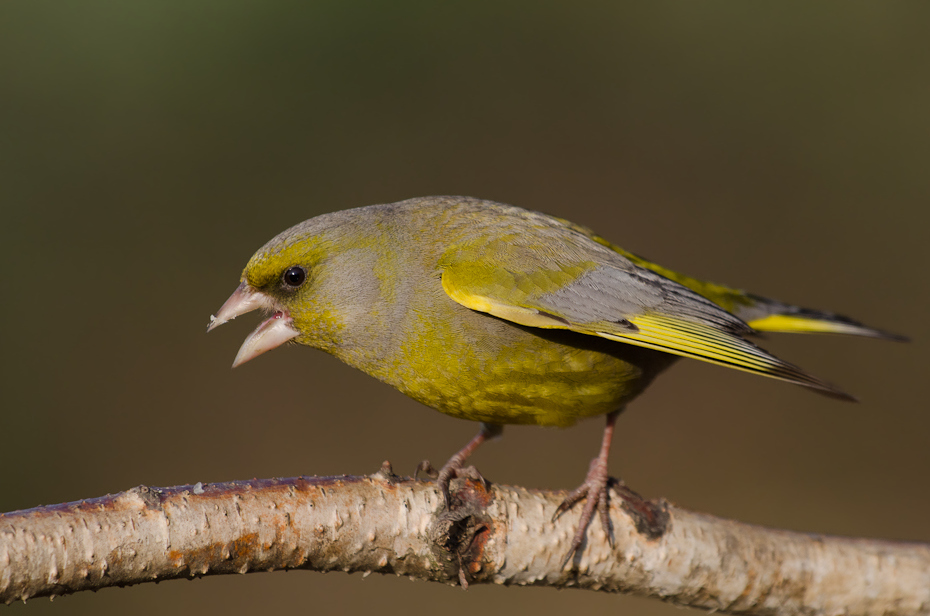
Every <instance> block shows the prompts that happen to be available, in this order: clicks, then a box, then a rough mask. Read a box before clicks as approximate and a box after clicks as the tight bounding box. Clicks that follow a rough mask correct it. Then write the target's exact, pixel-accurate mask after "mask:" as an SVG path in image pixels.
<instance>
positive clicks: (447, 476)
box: [417, 423, 504, 508]
mask: <svg viewBox="0 0 930 616" xmlns="http://www.w3.org/2000/svg"><path fill="white" fill-rule="evenodd" d="M503 432H504V426H502V425H500V424H489V423H482V424H481V430H479V431H478V434H476V435H475V438H473V439H471V440H470V441H468V444H467V445H465V446H464V447H462V448H461V449H460V450H459V451H458V453H456V454H455V455H454V456H452V457H451V458H449V461H448V462H446V463H445V464H444V465H443V467H442V468H441V469H439V474H438V480H437V483H438V485H439V489H440V490H441V491H442V496H443V498H444V499H445V501H446V508H451V507H452V495H451V494H450V492H449V484H450V483H451V482H452V480H453V479H455V478H456V477H460V476H463V475H465V476H468V477H471V478H473V479H480V480H482V481H483V480H484V478H483V477H482V476H481V474H480V473H479V472H478V470H477V469H476V468H475V467H473V466H471V467H468V468H464V467H463V464H465V460H467V459H468V456H470V455H471V454H473V453H474V452H475V450H476V449H478V446H479V445H481V443H483V442H485V441H487V440H489V439H492V438H494V437H497V436H500V435H501V434H502V433H503ZM429 469H432V466H430V465H429V462H428V461H426V460H424V461H423V462H422V463H421V464H420V467H419V468H418V469H417V470H418V471H419V470H424V471H426V470H429Z"/></svg>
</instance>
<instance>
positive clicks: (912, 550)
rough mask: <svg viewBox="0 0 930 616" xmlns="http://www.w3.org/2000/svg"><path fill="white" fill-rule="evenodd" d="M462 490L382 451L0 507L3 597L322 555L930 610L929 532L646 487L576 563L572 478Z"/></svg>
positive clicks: (749, 610) (763, 606)
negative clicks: (783, 522)
mask: <svg viewBox="0 0 930 616" xmlns="http://www.w3.org/2000/svg"><path fill="white" fill-rule="evenodd" d="M454 487H455V488H456V492H455V494H456V497H455V499H456V503H455V505H454V507H453V510H452V511H451V512H443V508H442V507H441V502H442V501H441V497H440V496H439V494H438V492H437V490H436V488H435V486H434V485H433V484H432V483H428V482H418V481H413V480H410V479H400V478H398V477H396V476H395V475H393V473H392V472H391V470H390V466H389V465H387V464H385V466H384V467H383V468H382V470H381V471H379V472H378V473H375V474H374V475H371V476H367V477H337V478H333V477H326V478H307V477H297V478H291V479H270V480H268V479H264V480H263V479H255V480H252V481H246V482H233V483H223V484H208V485H202V484H196V485H193V486H178V487H173V488H148V487H144V486H140V487H138V488H134V489H132V490H129V491H127V492H123V493H120V494H117V495H113V496H105V497H101V498H96V499H92V500H86V501H80V502H75V503H66V504H61V505H53V506H48V507H37V508H35V509H29V510H25V511H16V512H12V513H7V514H2V515H0V600H2V601H5V602H6V603H11V602H13V601H15V600H17V599H23V600H25V599H27V598H30V597H39V596H55V595H62V594H68V593H73V592H78V591H81V590H96V589H99V588H103V587H106V586H127V585H132V584H139V583H142V582H150V581H154V580H165V579H173V578H186V577H200V576H204V575H218V574H225V573H249V572H252V571H271V570H274V569H310V570H314V571H333V570H341V571H347V572H350V571H361V572H365V573H366V574H367V573H370V572H372V571H374V572H377V573H394V574H398V575H405V576H409V577H413V578H417V579H421V580H430V581H435V582H443V583H446V584H457V583H465V584H466V585H467V584H468V583H470V584H487V583H494V584H506V585H536V586H555V587H574V588H583V589H590V590H602V591H608V592H625V593H635V594H639V595H646V596H652V597H657V598H661V599H663V600H665V601H670V602H672V603H677V604H679V605H686V606H692V607H700V608H705V609H713V610H719V611H722V612H728V613H733V614H805V615H811V614H839V613H843V614H848V615H853V614H861V615H865V614H886V615H891V614H900V615H904V614H930V545H925V544H908V543H894V542H888V541H877V540H866V539H850V538H842V537H829V536H823V535H812V534H803V533H794V532H788V531H782V530H772V529H766V528H762V527H758V526H752V525H748V524H742V523H739V522H734V521H730V520H723V519H720V518H715V517H712V516H708V515H703V514H699V513H692V512H689V511H686V510H684V509H679V508H677V507H674V506H671V505H668V504H666V503H665V502H664V501H659V502H646V501H643V506H642V507H639V508H635V510H634V509H632V508H629V507H627V508H626V509H621V506H619V505H612V511H611V518H612V520H613V523H614V534H615V539H616V541H615V547H613V548H611V547H610V546H609V545H608V542H607V538H606V535H605V533H604V531H603V529H602V528H601V527H600V524H599V523H597V522H595V523H594V524H592V526H591V528H590V529H589V530H588V543H587V545H586V546H584V551H583V553H582V554H581V555H580V556H577V557H576V558H575V560H574V561H573V562H572V563H571V564H569V565H568V566H566V567H565V568H564V569H563V568H561V567H560V563H561V560H562V558H563V557H564V555H565V554H566V553H567V551H568V546H569V544H570V542H571V538H572V533H573V531H574V528H575V525H576V524H577V521H578V513H577V509H579V508H577V507H576V508H575V509H576V510H575V511H572V512H569V513H568V514H566V515H564V516H562V517H561V518H560V519H559V520H558V521H557V522H555V523H553V522H552V521H551V518H552V515H553V512H554V511H555V509H556V507H557V506H558V504H559V502H561V499H562V498H563V497H564V494H563V493H560V492H546V491H532V490H525V489H522V488H513V487H506V486H496V485H495V486H490V487H487V486H485V485H484V484H482V483H481V482H477V481H471V480H469V481H459V480H457V481H456V482H455V483H454ZM619 489H621V490H625V489H626V488H623V487H622V486H621V487H620V488H619ZM630 494H633V493H632V492H630ZM634 496H635V494H634ZM614 501H617V502H622V501H623V499H614ZM647 522H648V523H647Z"/></svg>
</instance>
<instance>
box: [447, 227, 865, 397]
mask: <svg viewBox="0 0 930 616" xmlns="http://www.w3.org/2000/svg"><path fill="white" fill-rule="evenodd" d="M485 248H486V249H487V251H486V252H485V253H484V255H483V256H480V258H476V257H478V256H479V255H476V252H475V251H474V250H466V251H463V253H462V254H455V253H453V254H451V255H450V254H447V255H446V256H445V257H444V259H443V260H442V262H441V263H440V266H441V270H442V287H443V289H444V290H445V292H446V294H447V295H448V296H449V297H450V298H451V299H452V300H454V301H455V302H457V303H459V304H461V305H462V306H465V307H466V308H470V309H472V310H477V311H479V312H485V313H487V314H491V315H493V316H495V317H499V318H501V319H505V320H507V321H511V322H513V323H518V324H520V325H526V326H529V327H539V328H546V329H568V330H572V331H576V332H580V333H584V334H589V335H593V336H600V337H602V338H607V339H610V340H616V341H618V342H625V343H627V344H634V345H638V346H642V347H647V348H651V349H656V350H659V351H664V352H666V353H673V354H675V355H681V356H684V357H691V358H694V359H699V360H702V361H706V362H710V363H714V364H719V365H722V366H726V367H729V368H735V369H738V370H744V371H746V372H752V373H755V374H760V375H764V376H769V377H773V378H776V379H781V380H784V381H789V382H792V383H796V384H798V385H804V386H807V387H811V388H813V389H816V390H819V391H821V392H823V393H825V394H828V395H832V396H834V397H838V398H844V399H852V398H851V396H849V395H848V394H845V393H843V392H842V391H840V390H838V389H836V388H835V387H833V386H832V385H830V384H828V383H825V382H823V381H820V380H819V379H817V378H815V377H813V376H811V375H809V374H807V373H806V372H804V371H803V370H801V369H800V368H798V367H796V366H793V365H791V364H789V363H787V362H784V361H782V360H780V359H778V358H777V357H775V356H773V355H771V354H769V353H767V352H766V351H764V350H763V349H761V348H759V347H758V346H756V345H754V344H753V343H751V342H749V341H747V340H744V339H743V338H742V337H741V335H744V334H750V333H752V331H753V330H752V329H751V328H750V327H749V326H748V325H746V323H744V322H743V321H741V320H740V319H738V318H737V317H735V316H733V315H731V314H730V313H728V312H726V311H725V310H723V309H722V308H720V307H719V306H717V305H716V304H714V303H713V302H711V301H710V300H707V299H705V298H704V297H702V296H700V295H698V294H697V293H695V292H693V291H691V290H690V289H688V288H686V287H684V286H682V285H680V284H678V283H676V282H674V281H672V280H670V279H668V278H665V277H663V276H661V275H659V274H657V273H655V272H652V271H649V270H647V269H644V268H642V267H639V266H637V265H635V264H633V263H632V262H631V261H629V260H628V259H625V258H623V257H622V256H621V255H616V253H613V254H611V255H606V256H605V254H603V253H599V252H598V253H596V255H592V256H595V258H592V259H590V260H588V259H587V258H586V257H587V256H589V255H586V254H584V253H583V252H581V253H579V251H567V254H561V253H560V254H553V253H551V252H549V253H542V254H540V253H539V252H538V251H536V250H533V249H532V247H530V246H527V247H526V249H521V247H520V246H513V245H510V246H508V247H507V248H506V249H497V248H499V247H496V246H494V245H487V246H485ZM579 254H580V255H581V257H580V258H578V255H579Z"/></svg>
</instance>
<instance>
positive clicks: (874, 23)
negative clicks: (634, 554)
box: [0, 0, 930, 615]
mask: <svg viewBox="0 0 930 616" xmlns="http://www.w3.org/2000/svg"><path fill="white" fill-rule="evenodd" d="M928 18H930V15H928V11H927V7H926V5H924V4H920V3H910V4H905V3H858V2H824V3H807V2H780V3H777V4H776V5H771V4H770V5H762V4H758V3H752V4H742V3H713V2H711V3H699V4H698V3H669V2H650V3H638V4H636V5H635V6H634V5H626V4H619V3H610V2H591V3H567V2H563V3H557V2H529V1H526V2H506V1H505V2H501V1H496V2H475V1H472V2H468V3H461V4H457V3H439V2H400V3H373V2H359V3H350V2H337V1H335V0H332V1H325V2H313V3H276V2H264V3H259V2H255V3H239V2H221V1H213V2H207V1H202V2H198V1H194V2H191V1H176V2H164V1H154V0H152V1H148V0H145V1H142V0H136V1H134V2H109V3H107V2H81V3H52V2H39V1H34V2H4V3H3V4H2V7H0V93H2V94H0V211H2V224H0V271H2V273H3V280H2V288H3V291H2V299H3V301H2V310H3V319H2V320H0V328H2V331H0V335H2V340H3V345H2V346H3V348H2V357H3V359H2V361H3V370H2V371H0V379H2V380H0V391H2V400H3V403H2V414H0V422H2V424H0V425H2V443H0V469H2V471H0V472H2V480H0V481H2V490H0V510H13V509H19V508H27V507H31V506H35V505H38V504H41V503H55V502H62V501H71V500H76V499H80V498H82V497H92V496H98V495H102V494H105V493H108V492H116V491H120V490H123V489H127V488H130V487H132V486H135V485H138V484H149V485H173V484H179V483H192V482H196V481H203V482H213V481H225V480H233V479H241V478H251V477H256V476H257V477H270V476H292V475H297V474H321V475H324V474H341V473H367V472H372V471H374V470H375V469H377V467H378V465H379V464H380V463H381V461H382V460H384V459H385V458H388V459H390V460H391V461H392V462H393V463H394V464H395V468H396V469H398V470H399V471H400V472H404V473H409V472H411V471H412V470H413V468H414V466H415V464H416V463H417V462H418V461H419V460H421V459H423V458H424V457H426V458H430V459H432V460H433V461H436V462H442V461H443V460H445V459H446V457H448V456H449V455H450V454H451V453H452V452H453V451H454V450H456V448H458V447H459V446H461V445H462V444H463V443H464V442H465V441H466V439H468V438H469V437H471V436H472V434H473V433H474V431H475V428H476V427H475V426H473V425H470V424H468V423H465V422H460V421H457V420H454V419H451V418H448V417H445V416H443V415H441V414H439V413H436V412H434V411H431V410H428V409H426V408H424V407H422V406H420V405H418V404H416V403H414V402H412V401H410V400H408V399H406V398H405V397H404V396H402V395H401V394H399V393H397V392H394V391H393V390H391V389H389V388H388V387H387V386H384V385H381V384H380V383H378V382H376V381H375V380H373V379H371V378H369V377H366V376H364V375H362V374H360V373H357V372H355V371H353V370H352V369H350V368H347V367H345V366H343V365H341V364H339V363H338V362H337V361H336V360H334V359H332V358H330V357H328V356H326V355H324V354H322V353H319V352H316V351H310V350H307V349H302V348H287V349H282V350H278V351H275V352H274V353H271V354H269V355H267V356H264V357H262V358H260V359H259V360H257V361H254V362H252V363H250V364H248V365H246V366H244V367H243V368H241V369H238V370H236V371H235V372H232V371H230V370H229V364H230V362H231V361H232V358H233V356H234V355H235V352H236V349H237V348H238V346H239V344H240V343H241V341H242V339H243V337H244V336H245V335H246V334H247V332H248V331H250V330H251V329H252V328H253V327H254V326H255V324H256V319H255V318H243V319H240V320H238V321H236V322H235V323H234V324H232V325H229V326H226V327H224V328H222V329H221V330H219V331H217V332H215V333H212V334H211V335H209V336H207V335H205V334H204V328H205V326H206V324H207V317H208V316H209V315H210V313H211V312H214V311H215V310H216V309H217V308H218V307H219V305H220V304H221V303H222V302H223V300H225V299H226V297H227V295H228V294H229V293H230V292H231V291H232V290H233V288H234V287H235V286H236V284H237V279H238V275H239V272H240V270H241V268H242V266H243V265H244V263H245V261H246V260H247V259H248V257H249V256H250V255H251V253H252V252H253V251H254V250H255V249H256V248H258V247H259V246H260V245H261V244H263V243H264V242H265V241H266V240H267V239H269V238H270V237H271V236H272V235H274V234H275V233H277V232H279V231H281V230H283V229H284V228H286V227H288V226H290V225H292V224H294V223H296V222H299V221H300V220H303V219H305V218H308V217H311V216H313V215H315V214H319V213H322V212H326V211H330V210H334V209H340V208H346V207H352V206H358V205H366V204H370V203H379V202H388V201H394V200H398V199H403V198H408V197H413V196H420V195H429V194H468V195H473V196H480V197H486V198H492V199H496V200H499V201H505V202H509V203H513V204H517V205H521V206H524V207H528V208H532V209H538V210H542V211H546V212H549V213H552V214H557V215H561V216H564V217H568V218H571V219H572V220H575V221H577V222H579V223H583V224H587V225H589V226H591V227H594V228H595V229H597V230H598V231H599V232H600V233H602V234H603V235H605V236H607V237H608V238H610V239H612V240H614V241H616V242H617V243H619V244H621V245H623V246H624V247H626V248H628V249H630V250H633V251H636V252H639V253H642V254H645V255H647V256H649V257H651V258H653V259H655V260H657V261H659V262H661V263H663V264H666V265H668V266H670V267H674V268H678V269H681V270H684V271H686V272H688V273H691V274H693V275H696V276H701V277H706V278H709V279H713V280H719V281H724V282H728V283H731V284H733V285H738V286H742V287H745V288H749V289H751V290H754V291H757V292H761V293H766V294H769V295H771V296H774V297H778V298H781V299H784V300H787V301H794V302H798V303H804V304H806V305H809V306H812V307H820V308H825V309H833V310H837V311H841V312H844V313H847V314H850V315H853V316H855V317H857V318H860V319H862V320H864V321H865V322H867V323H870V324H874V325H878V326H883V327H886V328H888V329H891V330H894V331H898V332H902V333H906V334H909V335H911V336H913V337H914V342H912V343H911V344H909V345H901V344H894V343H887V342H879V341H874V340H861V339H842V338H829V337H791V336H780V337H779V336H771V337H770V339H769V340H768V341H766V342H765V345H766V346H767V347H768V348H769V349H771V350H773V351H775V352H777V353H779V354H780V355H782V356H783V357H785V358H787V359H789V360H792V361H795V362H797V363H799V364H801V365H803V366H804V367H806V368H808V369H809V370H811V371H812V372H814V373H815V374H817V375H820V376H822V377H824V378H827V379H829V380H833V381H835V382H837V383H839V384H842V385H844V386H846V387H847V388H848V389H850V390H851V391H852V392H854V393H855V394H857V395H859V396H860V397H861V399H862V403H861V404H858V405H849V404H843V403H839V402H834V401H832V400H829V399H827V398H824V397H821V396H817V395H814V394H812V393H810V392H807V391H803V390H801V389H800V388H797V387H791V386H788V385H784V384H779V383H776V382H771V381H767V380H764V379H759V378H753V377H750V376H747V375H743V374H740V373H736V372H732V371H727V370H722V369H719V368H715V367H713V366H707V365H701V364H698V363H697V362H681V363H680V364H679V365H677V366H676V367H675V368H673V369H672V370H671V371H670V372H669V373H668V374H666V375H664V377H662V378H660V379H659V381H658V382H657V383H656V385H655V386H654V387H653V388H652V389H651V390H650V391H649V392H648V393H647V394H645V395H644V396H643V397H642V398H641V399H640V400H639V401H637V403H635V404H634V405H633V406H632V407H631V408H630V409H629V411H628V413H627V414H626V416H624V417H623V418H622V419H621V422H620V428H619V435H618V437H617V439H616V441H615V445H616V449H615V451H616V452H617V455H616V456H615V457H614V459H613V464H612V470H613V472H614V473H616V474H620V475H622V476H623V477H624V478H625V479H626V480H627V481H628V483H630V484H631V485H632V486H634V487H635V488H637V489H638V490H640V491H641V492H643V493H644V494H646V495H649V496H664V497H667V498H669V499H670V500H672V501H674V502H676V503H678V504H680V505H682V506H685V507H690V508H693V509H697V510H701V511H706V512H709V513H713V514H718V515H721V516H729V517H733V518H737V519H740V520H745V521H749V522H756V523H760V524H767V525H773V526H778V527H784V528H790V529H798V530H805V531H813V532H828V533H841V534H847V535H858V536H873V537H887V538H893V539H905V540H923V541H927V540H930V522H928V520H930V490H928V480H927V471H928V470H930V450H928V440H930V439H928V434H930V432H928V428H930V415H928V413H927V402H926V401H927V398H928V393H930V392H928V382H930V379H928V378H927V374H926V372H927V366H928V361H927V339H928V326H927V313H928V310H927V306H928V299H930V298H928V285H927V282H926V276H927V273H928V266H930V263H928V261H930V260H928V257H927V251H926V248H925V246H926V242H927V230H928V221H930V215H928V213H927V208H928V202H930V200H928V197H930V188H928V186H930V182H928V169H930V114H928V109H930V80H928V74H930V51H928V50H930V46H928V44H927V37H926V24H927V23H928ZM600 430H601V422H600V421H596V422H595V421H592V422H588V423H585V424H583V425H581V426H578V427H576V428H573V429H571V430H567V431H560V430H544V429H539V428H511V429H509V430H508V431H507V433H506V435H505V438H504V440H503V441H502V442H498V443H495V444H492V445H489V446H487V447H486V449H484V450H483V451H481V452H480V453H479V454H478V455H477V456H476V458H475V462H476V463H477V464H478V465H479V467H480V468H481V469H482V470H483V471H484V472H485V474H486V475H487V476H488V477H490V478H491V479H492V480H495V481H499V482H503V483H515V484H522V485H526V486H532V487H551V488H569V487H573V486H575V485H576V484H577V483H578V482H579V481H580V480H581V478H582V476H583V474H584V472H585V470H586V468H587V463H588V459H589V458H590V457H591V456H592V455H594V453H595V450H596V448H597V443H598V440H599V433H600ZM576 608H583V609H594V610H598V611H600V610H611V611H615V612H618V611H621V610H626V611H625V612H624V613H635V614H672V613H679V612H677V611H674V610H673V608H670V607H668V606H665V605H663V604H661V603H659V602H656V601H651V600H643V599H638V598H626V597H615V596H606V595H598V594H595V593H580V592H572V591H566V592H557V591H553V590H548V589H501V588H486V587H481V588H473V589H472V590H469V591H468V592H467V593H466V592H462V591H461V590H460V589H457V588H447V587H442V586H438V585H430V584H424V583H411V582H408V581H406V580H399V579H394V578H389V577H380V576H371V577H369V578H367V579H365V580H362V579H361V578H360V577H358V576H347V575H337V574H333V575H329V576H327V577H325V578H324V577H323V576H322V575H319V574H313V573H306V572H291V573H274V574H270V575H249V576H245V577H231V576H230V577H224V578H209V579H205V580H199V581H196V582H193V583H190V582H183V581H175V582H170V583H166V584H160V585H157V586H156V585H144V586H140V587H136V588H130V589H110V590H105V591H103V592H100V593H98V594H85V595H80V596H74V597H65V598H61V599H58V600H56V601H55V602H54V603H49V602H48V600H44V599H43V600H37V601H32V602H30V603H29V604H28V605H26V606H23V605H21V604H20V605H18V606H17V607H15V608H13V609H12V610H11V614H27V613H28V614H34V615H38V614H51V613H55V614H61V613H68V614H72V613H91V612H93V613H95V614H121V613H127V612H131V613H134V614H161V613H165V612H166V611H175V612H180V613H188V612H194V611H195V610H198V611H199V610H208V611H209V612H211V613H214V612H215V613H219V612H222V613H226V614H252V613H256V612H275V613H277V612H287V613H289V612H291V611H292V610H299V611H300V612H307V613H315V614H343V613H362V612H370V613H379V614H393V613H422V612H424V611H425V610H432V609H441V610H442V612H443V613H444V614H449V615H455V614H470V613H474V612H475V611H476V610H482V611H483V612H485V613H489V614H510V613H515V612H516V611H517V610H520V611H521V612H522V611H523V610H526V611H529V612H530V613H536V614H565V613H568V611H569V610H574V609H576ZM591 613H596V612H591Z"/></svg>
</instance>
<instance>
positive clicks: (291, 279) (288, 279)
mask: <svg viewBox="0 0 930 616" xmlns="http://www.w3.org/2000/svg"><path fill="white" fill-rule="evenodd" d="M281 279H282V280H283V281H284V284H286V285H287V286H289V287H292V288H295V289H296V288H297V287H299V286H300V285H302V284H303V283H304V281H305V280H306V279H307V270H305V269H304V268H302V267H300V266H299V265H294V266H292V267H289V268H287V269H286V270H284V276H282V277H281Z"/></svg>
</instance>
